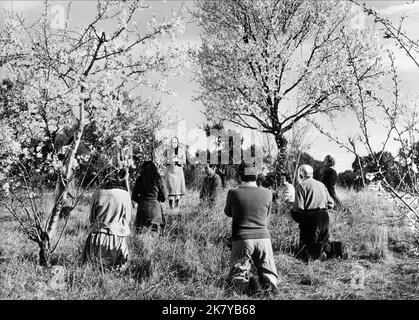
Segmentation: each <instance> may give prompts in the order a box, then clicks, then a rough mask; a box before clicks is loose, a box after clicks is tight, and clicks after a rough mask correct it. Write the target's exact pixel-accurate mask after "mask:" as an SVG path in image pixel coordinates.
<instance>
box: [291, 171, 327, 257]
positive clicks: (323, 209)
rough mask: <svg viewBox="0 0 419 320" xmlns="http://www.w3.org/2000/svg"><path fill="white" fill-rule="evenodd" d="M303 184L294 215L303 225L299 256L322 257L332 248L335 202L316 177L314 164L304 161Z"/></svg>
mask: <svg viewBox="0 0 419 320" xmlns="http://www.w3.org/2000/svg"><path fill="white" fill-rule="evenodd" d="M298 175H299V179H300V184H299V185H298V186H297V188H296V191H295V201H294V206H293V208H292V210H291V216H292V218H293V219H294V220H295V221H296V222H298V223H299V227H300V250H299V252H298V254H297V257H299V258H302V259H303V260H308V259H310V258H311V259H319V258H321V257H322V253H323V252H325V251H327V250H328V248H329V249H330V245H329V215H328V213H327V209H331V208H333V206H334V202H333V199H332V197H331V196H330V195H329V192H328V191H327V188H326V186H325V185H324V184H323V183H321V182H320V181H317V180H315V179H313V168H312V167H311V166H309V165H302V166H300V167H299V169H298Z"/></svg>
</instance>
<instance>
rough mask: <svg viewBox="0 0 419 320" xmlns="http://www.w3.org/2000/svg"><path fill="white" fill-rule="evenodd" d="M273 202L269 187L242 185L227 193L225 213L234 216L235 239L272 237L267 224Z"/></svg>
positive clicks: (233, 229)
mask: <svg viewBox="0 0 419 320" xmlns="http://www.w3.org/2000/svg"><path fill="white" fill-rule="evenodd" d="M271 203H272V192H271V191H270V190H268V189H265V188H261V187H257V186H256V187H255V186H249V185H241V186H240V187H239V188H238V189H232V190H230V191H229V192H228V194H227V203H226V207H225V214H226V215H227V216H229V217H232V218H233V223H232V236H233V241H235V240H240V239H242V240H243V239H261V238H270V235H269V231H268V228H267V227H266V226H267V223H268V214H269V211H270V206H271Z"/></svg>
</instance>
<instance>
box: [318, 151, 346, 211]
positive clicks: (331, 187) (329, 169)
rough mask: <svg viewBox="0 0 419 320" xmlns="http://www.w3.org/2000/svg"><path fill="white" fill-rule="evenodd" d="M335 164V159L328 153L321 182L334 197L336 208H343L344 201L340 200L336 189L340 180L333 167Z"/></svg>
mask: <svg viewBox="0 0 419 320" xmlns="http://www.w3.org/2000/svg"><path fill="white" fill-rule="evenodd" d="M334 166H335V159H334V158H333V157H332V156H330V155H327V156H326V157H325V158H324V161H323V174H322V178H321V182H323V184H324V185H325V186H326V188H327V191H328V192H329V194H330V196H331V197H332V198H333V201H334V202H335V205H336V208H337V209H342V203H341V202H340V200H339V198H338V196H337V194H336V190H335V185H336V181H337V180H338V174H337V173H336V170H335V169H334V168H333V167H334Z"/></svg>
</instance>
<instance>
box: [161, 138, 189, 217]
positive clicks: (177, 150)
mask: <svg viewBox="0 0 419 320" xmlns="http://www.w3.org/2000/svg"><path fill="white" fill-rule="evenodd" d="M165 156H166V165H167V171H166V176H165V182H166V186H167V191H168V199H169V206H170V208H171V209H173V208H178V207H179V200H180V198H181V197H183V196H184V195H185V194H186V185H185V175H184V173H183V166H184V165H185V164H186V159H185V151H184V149H183V148H181V146H180V145H179V139H178V138H177V137H173V138H172V140H171V148H169V149H167V150H166V152H165Z"/></svg>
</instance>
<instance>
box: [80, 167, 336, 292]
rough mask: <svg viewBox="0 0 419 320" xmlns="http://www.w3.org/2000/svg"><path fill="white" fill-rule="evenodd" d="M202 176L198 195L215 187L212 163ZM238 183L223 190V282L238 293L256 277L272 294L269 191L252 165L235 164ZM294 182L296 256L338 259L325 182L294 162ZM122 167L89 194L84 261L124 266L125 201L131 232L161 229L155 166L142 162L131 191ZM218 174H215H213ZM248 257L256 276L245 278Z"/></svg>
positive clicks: (160, 184) (160, 188) (161, 191)
mask: <svg viewBox="0 0 419 320" xmlns="http://www.w3.org/2000/svg"><path fill="white" fill-rule="evenodd" d="M206 171H207V175H208V176H207V178H206V180H205V181H204V187H203V190H202V191H201V195H200V197H201V199H202V198H203V197H204V196H205V195H206V194H208V195H211V188H219V181H218V179H217V177H216V176H215V170H214V168H213V167H211V166H209V165H207V166H206ZM239 171H240V172H239V175H240V180H241V184H240V185H239V187H238V188H235V189H231V190H229V191H228V194H227V199H226V203H225V209H224V212H225V214H226V215H227V216H228V217H231V218H232V242H231V269H230V272H229V274H228V277H227V282H228V283H229V285H231V287H232V288H234V289H235V290H236V291H239V292H246V291H247V290H249V284H250V285H251V283H252V281H253V282H254V281H255V279H256V280H257V284H258V286H259V288H261V289H262V290H264V291H272V292H278V286H277V282H278V273H277V269H276V266H275V261H274V255H273V250H272V243H271V238H270V233H269V231H268V228H267V225H268V217H269V214H270V212H271V209H272V206H273V201H272V200H273V199H272V191H271V190H269V189H267V188H264V187H260V186H258V184H257V176H258V175H257V172H256V169H255V168H254V166H252V165H247V164H242V165H240V169H239ZM298 173H299V178H300V179H299V180H300V183H299V184H298V185H297V186H296V188H295V200H294V202H293V205H292V207H291V210H290V211H291V217H292V218H293V219H294V220H295V221H296V222H297V223H298V224H299V229H300V247H299V249H298V252H297V257H299V258H301V259H303V260H305V261H308V260H310V259H322V260H324V259H328V258H334V257H340V258H343V257H344V250H343V245H342V244H341V243H340V242H331V241H329V215H328V212H327V210H328V209H331V208H333V206H334V201H333V198H332V197H331V196H330V194H329V192H328V191H327V188H326V186H325V185H324V184H323V183H322V182H320V181H317V180H315V179H314V178H313V168H312V167H310V166H309V165H302V166H300V168H299V170H298ZM125 174H126V172H125V173H124V171H119V172H117V173H116V174H115V175H114V176H110V177H108V179H107V182H106V183H105V185H104V186H103V187H102V188H101V189H100V190H98V191H96V193H95V194H94V196H93V201H92V206H91V211H90V216H89V221H90V224H91V226H90V230H89V233H88V238H87V240H86V244H85V249H84V253H83V256H84V260H85V261H87V260H96V261H99V262H100V263H102V264H105V265H108V266H111V267H114V268H120V269H124V268H125V267H126V265H127V262H128V255H129V250H128V246H127V236H128V235H129V234H130V228H129V223H130V220H131V216H132V212H131V211H132V209H131V208H132V206H131V200H132V201H134V202H136V203H137V205H138V206H137V215H136V220H135V229H136V232H140V233H141V232H143V230H144V231H147V232H150V231H152V232H153V231H154V232H156V234H158V233H159V232H161V231H162V228H163V227H164V224H165V221H164V214H163V207H162V203H163V202H164V201H165V200H166V198H167V188H166V186H165V183H164V180H163V179H162V178H161V177H160V175H159V173H158V169H157V167H156V165H155V164H154V163H153V162H151V161H147V162H145V163H144V164H143V166H142V174H141V175H140V176H139V177H138V178H137V180H136V183H135V187H134V189H133V192H132V195H131V196H130V194H129V192H128V191H127V185H126V183H125V179H126V177H124V175H125ZM218 178H219V177H218ZM252 261H253V263H254V265H255V267H256V269H257V272H258V275H257V277H253V278H250V279H249V276H250V270H251V262H252Z"/></svg>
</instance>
